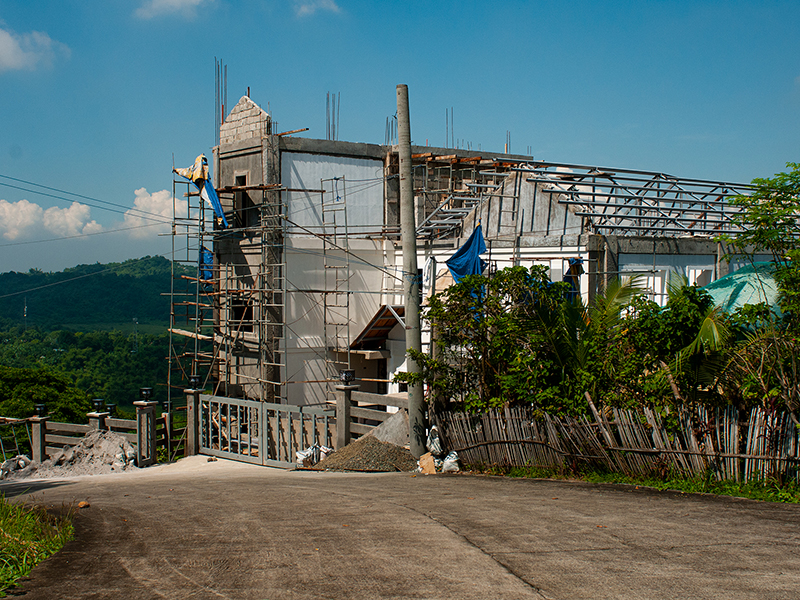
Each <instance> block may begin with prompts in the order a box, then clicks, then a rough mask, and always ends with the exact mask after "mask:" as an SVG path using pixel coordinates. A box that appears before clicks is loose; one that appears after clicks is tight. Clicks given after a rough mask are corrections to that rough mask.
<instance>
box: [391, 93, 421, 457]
mask: <svg viewBox="0 0 800 600" xmlns="http://www.w3.org/2000/svg"><path fill="white" fill-rule="evenodd" d="M397 141H398V158H399V159H400V236H401V237H400V239H401V243H402V244H403V295H404V296H405V308H406V314H405V321H406V349H407V350H416V351H417V352H421V351H422V334H421V330H420V324H419V290H420V280H419V276H418V275H417V223H416V218H415V214H414V186H413V174H412V170H411V121H410V118H409V111H408V86H407V85H405V84H400V85H398V86H397ZM406 364H407V365H408V369H407V370H408V372H409V373H419V371H420V369H419V365H418V364H417V361H415V360H412V359H411V358H410V357H409V358H407V362H406ZM424 408H425V407H424V402H423V398H422V386H421V385H411V384H409V386H408V439H409V444H410V450H411V454H413V455H414V456H415V457H416V458H419V457H420V456H422V455H423V454H424V453H425V410H424Z"/></svg>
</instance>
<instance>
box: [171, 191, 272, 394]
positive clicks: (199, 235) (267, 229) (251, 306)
mask: <svg viewBox="0 0 800 600" xmlns="http://www.w3.org/2000/svg"><path fill="white" fill-rule="evenodd" d="M183 184H184V182H180V181H174V182H173V227H172V248H173V251H172V256H173V261H172V262H173V264H172V269H173V277H172V289H171V290H170V298H171V310H170V370H169V380H168V387H169V390H170V395H171V396H175V395H176V394H177V396H180V395H181V394H180V393H178V392H177V390H183V389H184V388H185V387H187V385H188V383H189V380H190V378H191V377H199V378H200V382H201V385H202V386H203V389H206V388H207V387H208V386H209V385H212V386H213V391H214V393H215V394H223V395H228V396H244V397H250V398H253V399H259V400H261V401H269V402H276V403H281V402H284V401H285V396H286V393H285V386H286V379H287V378H286V360H285V349H284V340H283V335H284V313H285V302H286V279H285V266H286V265H285V263H284V252H283V240H284V236H285V233H284V229H285V221H284V213H285V211H284V208H283V206H284V202H283V198H282V193H281V192H282V189H281V187H280V186H265V185H252V186H248V185H246V184H243V185H235V186H229V187H225V188H221V189H219V190H218V193H219V195H220V197H221V198H224V199H226V200H228V201H229V202H230V204H232V205H233V207H234V209H233V211H232V212H231V213H230V215H228V216H229V217H230V218H231V225H232V226H231V227H230V228H226V229H221V228H218V227H216V228H215V219H214V213H213V211H212V210H211V209H209V208H208V207H206V206H204V204H203V201H202V200H201V199H200V197H199V195H198V194H197V193H196V192H192V191H191V190H190V184H189V185H187V192H186V193H185V194H183V196H184V197H185V198H186V202H185V203H184V202H182V201H181V200H180V199H179V198H178V195H177V193H176V189H177V187H178V186H181V185H183ZM226 244H227V245H237V246H238V247H239V248H240V249H242V254H243V256H244V257H248V256H252V255H256V256H258V260H257V265H256V272H255V274H253V273H252V272H251V271H250V270H249V269H248V268H241V267H243V266H244V265H242V264H237V263H233V262H225V263H224V264H220V263H219V262H218V260H217V259H215V258H214V256H215V249H216V248H218V246H219V245H226ZM253 357H255V358H256V360H255V362H253V361H252V360H251V359H252V358H253Z"/></svg>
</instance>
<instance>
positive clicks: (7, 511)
mask: <svg viewBox="0 0 800 600" xmlns="http://www.w3.org/2000/svg"><path fill="white" fill-rule="evenodd" d="M72 514H73V511H72V510H71V509H70V510H67V511H65V514H63V515H62V516H53V515H51V514H50V513H48V512H47V511H46V510H45V509H44V508H43V507H41V506H33V507H30V506H24V505H21V504H17V503H14V502H9V501H8V500H6V498H5V496H3V495H2V494H0V597H4V596H5V593H4V590H7V589H8V588H10V587H12V586H13V585H14V582H15V581H16V580H17V579H19V578H20V577H25V576H26V575H28V573H30V571H31V569H33V567H35V566H36V565H37V564H38V563H40V562H41V561H43V560H44V559H45V558H47V557H48V556H51V555H53V554H55V553H56V552H58V551H59V550H60V549H61V547H62V546H63V545H64V544H65V543H66V542H67V541H68V540H70V539H72V534H73V528H72V520H71V517H72Z"/></svg>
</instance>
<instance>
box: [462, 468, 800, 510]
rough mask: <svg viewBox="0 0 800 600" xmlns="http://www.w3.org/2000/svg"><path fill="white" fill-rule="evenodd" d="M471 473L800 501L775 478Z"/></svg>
mask: <svg viewBox="0 0 800 600" xmlns="http://www.w3.org/2000/svg"><path fill="white" fill-rule="evenodd" d="M470 470H472V471H473V472H478V473H484V474H486V475H499V476H506V477H526V478H531V479H563V480H579V481H587V482H589V483H619V484H625V485H632V486H636V487H637V488H639V487H647V488H653V489H656V490H661V491H666V490H669V491H677V492H684V493H687V494H716V495H718V496H733V497H736V498H750V499H751V500H761V501H763V502H785V503H789V504H800V484H798V483H797V482H795V481H781V480H780V479H777V478H771V479H767V480H766V481H762V480H759V481H749V482H747V483H744V482H739V481H716V480H715V479H713V478H712V477H710V476H708V477H691V478H687V477H680V476H675V475H666V476H663V477H662V476H660V475H657V474H654V475H652V476H650V477H631V476H628V475H625V474H623V473H603V472H599V471H591V470H584V471H564V470H559V469H544V468H540V467H498V466H488V467H471V468H470Z"/></svg>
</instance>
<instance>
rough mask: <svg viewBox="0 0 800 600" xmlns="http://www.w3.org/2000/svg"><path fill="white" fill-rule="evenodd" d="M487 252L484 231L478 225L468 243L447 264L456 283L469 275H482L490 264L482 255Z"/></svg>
mask: <svg viewBox="0 0 800 600" xmlns="http://www.w3.org/2000/svg"><path fill="white" fill-rule="evenodd" d="M484 252H486V243H485V242H484V241H483V231H482V230H481V226H480V225H478V226H477V227H476V228H475V231H473V232H472V235H471V236H469V239H468V240H467V241H466V243H465V244H464V245H463V246H461V248H459V249H458V250H457V251H456V253H455V254H453V256H451V257H450V258H449V259H448V261H447V262H446V263H445V264H446V265H447V268H448V269H450V273H451V274H452V275H453V279H454V280H455V282H456V283H458V282H459V281H461V280H462V279H464V277H466V276H467V275H480V274H481V273H483V271H484V270H485V269H486V265H487V264H488V263H487V262H486V261H485V260H483V259H482V258H481V257H480V255H481V254H483V253H484Z"/></svg>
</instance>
